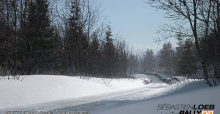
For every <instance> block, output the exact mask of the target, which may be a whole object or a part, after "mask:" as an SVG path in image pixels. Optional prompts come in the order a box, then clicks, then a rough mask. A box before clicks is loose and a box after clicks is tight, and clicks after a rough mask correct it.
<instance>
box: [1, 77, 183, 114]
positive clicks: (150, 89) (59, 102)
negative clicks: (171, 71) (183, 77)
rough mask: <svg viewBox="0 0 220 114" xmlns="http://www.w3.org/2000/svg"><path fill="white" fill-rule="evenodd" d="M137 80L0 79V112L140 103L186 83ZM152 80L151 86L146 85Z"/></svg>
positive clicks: (140, 78)
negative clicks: (99, 103) (108, 101)
mask: <svg viewBox="0 0 220 114" xmlns="http://www.w3.org/2000/svg"><path fill="white" fill-rule="evenodd" d="M136 77H137V78H135V79H103V78H89V77H87V78H85V77H79V76H77V77H69V76H52V75H33V76H21V77H20V80H12V79H10V80H8V79H7V78H5V79H4V78H0V101H1V102H0V110H5V109H6V108H7V109H9V110H11V109H13V107H15V108H14V109H16V108H18V107H23V109H25V107H28V109H31V108H30V106H31V107H32V109H31V110H37V109H38V110H51V109H56V108H62V107H65V106H66V107H67V106H73V105H79V104H83V103H89V102H96V101H100V100H115V99H119V100H140V99H146V98H152V97H155V96H159V95H163V94H166V93H168V92H170V91H173V90H176V89H177V88H180V87H182V84H185V83H187V82H186V81H185V82H182V84H172V85H167V84H165V83H163V82H161V81H160V80H159V79H158V78H156V77H154V76H146V75H143V74H139V75H136ZM21 80H22V81H21ZM150 80H151V81H152V83H150V84H146V83H145V82H146V81H150ZM85 99H87V100H88V101H85ZM75 101H77V102H81V103H78V104H77V103H76V102H75ZM42 103H45V104H42ZM37 104H38V105H37ZM33 107H35V108H33ZM38 107H44V109H41V108H38ZM18 109H19V108H18ZM0 112H1V111H0Z"/></svg>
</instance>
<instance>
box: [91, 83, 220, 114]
mask: <svg viewBox="0 0 220 114" xmlns="http://www.w3.org/2000/svg"><path fill="white" fill-rule="evenodd" d="M218 84H220V83H218ZM219 95H220V86H217V87H212V88H210V87H208V86H207V84H205V81H199V82H193V83H191V84H189V85H187V86H185V87H183V88H181V89H179V90H177V91H174V92H172V93H170V94H167V95H164V96H160V97H156V98H152V99H146V100H141V101H137V102H132V103H125V104H123V105H117V106H112V107H108V108H106V107H102V108H101V110H100V109H99V110H98V109H95V110H93V111H92V112H91V114H179V112H180V111H181V110H184V106H185V111H191V112H188V113H187V112H184V114H198V113H196V112H195V113H194V111H195V110H194V109H191V108H190V107H189V105H190V106H193V107H194V105H195V107H196V108H198V106H199V105H201V107H202V106H204V105H208V106H210V105H215V107H214V113H210V114H220V97H219ZM181 106H182V107H181ZM203 110H204V109H203ZM197 111H198V110H197ZM204 114H206V113H204ZM207 114H208V113H207Z"/></svg>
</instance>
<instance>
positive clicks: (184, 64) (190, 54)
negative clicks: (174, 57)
mask: <svg viewBox="0 0 220 114" xmlns="http://www.w3.org/2000/svg"><path fill="white" fill-rule="evenodd" d="M180 53H181V54H180V58H179V59H178V66H177V67H178V69H179V70H178V73H179V74H182V75H185V76H187V77H190V76H192V74H195V73H197V71H198V66H199V65H198V59H197V56H196V54H195V47H194V45H193V42H192V41H191V40H190V39H187V40H186V41H185V43H184V45H183V47H182V51H181V52H180Z"/></svg>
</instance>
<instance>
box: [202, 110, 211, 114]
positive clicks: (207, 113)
mask: <svg viewBox="0 0 220 114" xmlns="http://www.w3.org/2000/svg"><path fill="white" fill-rule="evenodd" d="M201 114H214V111H213V110H203V111H202V113H201Z"/></svg>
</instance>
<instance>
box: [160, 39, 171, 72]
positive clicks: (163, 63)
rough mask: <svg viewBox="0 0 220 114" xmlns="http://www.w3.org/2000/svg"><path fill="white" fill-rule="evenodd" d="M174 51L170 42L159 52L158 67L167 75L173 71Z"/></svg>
mask: <svg viewBox="0 0 220 114" xmlns="http://www.w3.org/2000/svg"><path fill="white" fill-rule="evenodd" d="M174 56H175V53H174V50H173V49H172V44H171V43H170V42H168V43H164V44H163V48H162V49H161V50H160V52H159V66H160V67H162V68H164V71H165V72H167V73H172V72H173V70H174V61H173V60H174Z"/></svg>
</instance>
